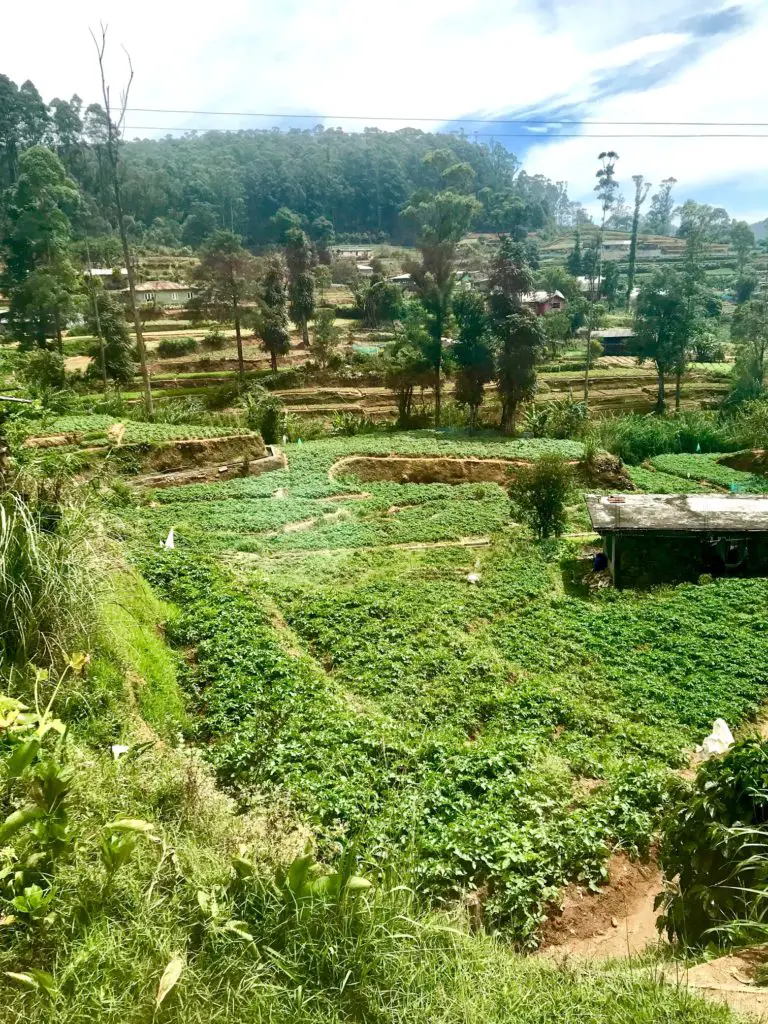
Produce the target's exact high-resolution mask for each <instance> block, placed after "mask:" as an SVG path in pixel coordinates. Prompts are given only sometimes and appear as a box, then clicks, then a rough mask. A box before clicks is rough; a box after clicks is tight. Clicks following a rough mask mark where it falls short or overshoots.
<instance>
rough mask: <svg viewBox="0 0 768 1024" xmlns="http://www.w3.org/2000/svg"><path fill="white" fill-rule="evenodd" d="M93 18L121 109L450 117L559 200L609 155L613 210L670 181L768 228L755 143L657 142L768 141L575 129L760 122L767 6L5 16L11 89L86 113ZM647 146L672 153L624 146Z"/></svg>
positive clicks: (412, 7) (541, 5) (286, 1)
mask: <svg viewBox="0 0 768 1024" xmlns="http://www.w3.org/2000/svg"><path fill="white" fill-rule="evenodd" d="M100 18H102V19H104V20H106V21H108V22H109V25H110V39H111V50H110V62H109V67H110V76H111V78H112V80H113V82H114V83H115V89H116V90H117V87H118V86H119V83H120V82H121V80H122V77H123V72H124V56H123V54H122V52H121V51H120V49H119V46H120V43H124V44H125V45H126V46H127V47H128V48H129V50H130V52H131V56H132V58H133V62H134V66H135V70H136V79H135V84H134V88H133V92H132V97H131V99H132V103H131V105H132V106H135V107H148V108H173V109H179V110H206V111H214V112H222V111H267V112H269V113H270V114H275V115H279V114H281V113H298V112H313V113H316V114H318V115H321V117H319V118H318V119H319V120H321V121H322V123H326V124H332V125H341V126H343V127H345V128H347V129H350V130H353V129H357V128H360V127H362V126H363V125H364V124H366V123H368V124H377V125H378V126H379V127H382V128H387V127H400V126H402V125H405V124H409V123H411V124H415V125H416V126H418V127H422V128H425V129H429V128H435V129H437V128H441V127H445V126H446V125H450V124H452V123H454V122H453V119H455V118H463V117H475V118H483V119H487V121H485V123H480V124H476V125H472V124H468V125H465V129H466V130H467V131H468V133H470V134H471V133H472V131H473V130H474V129H475V128H476V129H477V132H478V136H479V137H480V138H485V137H489V136H491V135H493V136H494V137H495V138H496V139H497V140H498V141H499V142H502V143H503V144H505V145H507V146H508V147H509V148H510V149H512V150H513V151H514V152H516V153H517V154H518V155H519V156H521V158H522V159H523V161H524V165H525V167H526V170H528V171H530V172H531V173H536V172H539V173H542V174H546V175H548V176H549V177H551V178H553V179H554V180H563V181H567V182H568V186H569V192H570V195H571V198H574V199H580V200H582V201H585V202H589V201H591V189H592V184H593V182H594V173H595V168H596V164H597V154H598V153H599V152H600V151H601V150H603V149H614V150H616V151H617V152H618V153H619V156H620V160H619V163H618V166H617V171H618V177H619V179H620V180H621V181H622V182H623V183H626V184H625V185H624V192H625V195H626V196H627V198H629V194H630V190H631V187H632V184H631V176H632V175H633V174H644V175H645V176H646V178H648V179H649V180H651V181H652V182H659V181H660V180H661V179H662V178H666V177H669V176H674V177H675V178H677V179H678V182H679V184H678V186H677V196H678V198H679V199H680V200H682V199H684V198H688V197H691V198H696V199H699V200H701V201H706V202H711V203H713V204H715V205H724V206H726V208H727V209H728V210H729V211H730V212H731V213H732V214H733V215H734V216H739V217H746V218H747V219H749V220H756V219H762V218H764V217H766V216H768V187H767V186H768V138H757V137H753V138H747V139H740V138H732V139H727V138H726V139H723V138H695V139H691V138H674V137H672V136H673V135H674V134H679V133H686V132H697V131H700V132H723V133H728V132H744V133H751V134H756V133H764V134H767V135H768V127H766V128H754V129H750V128H729V127H722V128H706V127H703V128H696V127H674V126H672V127H668V128H665V127H663V126H659V125H656V124H654V125H648V126H645V127H639V126H638V127H632V126H628V125H625V124H621V123H614V124H612V125H605V126H602V125H587V124H584V123H583V122H584V121H603V122H608V121H610V122H627V121H655V122H659V121H673V120H674V121H726V122H732V121H742V122H746V121H749V122H757V121H761V120H762V121H768V75H766V74H765V62H766V60H768V2H767V0H741V2H739V0H735V2H726V3H719V2H717V0H714V2H713V0H698V2H695V0H580V2H578V3H577V2H571V0H516V2H515V0H511V2H507V3H504V4H499V3H498V0H474V2H467V0H439V2H438V0H389V3H388V4H386V5H384V6H379V7H371V6H370V5H369V6H368V7H365V6H364V5H362V4H360V2H359V0H354V2H353V0H282V2H281V3H279V4H276V3H267V2H264V0H219V2H218V3H217V4H216V5H211V4H210V3H206V4H205V5H204V4H202V3H199V2H196V0H189V2H187V3H186V4H185V5H184V6H183V7H180V6H177V5H175V4H173V5H171V4H167V3H159V2H157V0H153V2H149V0H133V2H132V3H131V4H125V3H124V2H122V3H120V4H119V5H118V4H113V3H105V2H102V3H101V4H99V3H96V2H93V0H70V2H69V3H68V4H66V5H64V4H61V3H59V2H58V0H57V2H54V0H38V3H36V4H27V5H25V6H21V7H20V6H19V5H16V6H15V7H14V8H13V9H12V10H10V11H8V12H5V13H4V33H3V35H4V40H6V41H10V44H11V45H9V46H6V47H4V48H3V49H4V52H3V58H2V63H1V64H0V70H1V71H3V72H4V73H5V74H8V75H10V76H11V77H12V78H14V79H15V80H16V81H19V82H21V81H23V80H24V79H25V78H32V80H33V81H34V82H35V83H36V84H37V85H38V87H39V88H40V90H41V92H42V93H43V95H44V97H45V98H46V99H50V98H52V97H53V96H54V95H61V96H66V97H68V96H69V95H70V94H71V93H73V92H77V93H78V94H79V95H80V96H82V97H83V99H84V100H85V101H86V102H91V101H92V100H94V99H97V98H98V80H97V78H96V67H95V60H94V56H93V50H92V46H93V44H92V42H91V40H90V37H89V35H88V26H89V25H92V26H96V25H97V24H98V21H99V19H100ZM41 23H44V24H45V26H46V31H45V33H44V34H43V33H40V31H39V26H40V24H41ZM342 115H358V117H359V118H361V120H344V119H342ZM380 118H393V119H394V120H380ZM514 118H518V119H519V118H526V119H531V118H540V119H546V120H554V119H556V118H561V119H563V122H565V121H571V122H573V121H575V122H577V123H576V124H573V123H571V124H565V123H561V124H560V127H559V128H558V127H556V126H551V127H550V128H548V129H546V130H544V129H539V130H536V131H533V130H530V129H529V128H526V127H524V126H521V125H519V124H512V125H501V124H499V123H498V122H499V121H503V120H508V119H514ZM318 119H313V120H318ZM417 119H422V120H417ZM128 123H129V125H131V126H135V128H134V130H133V131H132V132H129V134H141V135H149V134H157V132H151V131H149V130H148V129H147V128H146V127H145V126H150V125H157V126H162V127H163V128H164V129H169V128H183V127H190V128H191V127H194V128H203V127H206V126H212V127H214V126H215V127H271V126H272V125H273V124H279V123H287V122H285V121H282V120H281V119H280V118H278V117H271V118H267V119H261V118H244V117H229V116H203V115H200V114H196V115H192V114H190V115H185V114H156V113H146V112H139V111H135V112H131V113H130V114H129V119H128ZM659 133H665V134H666V136H667V137H664V138H638V137H629V138H627V137H622V136H627V135H629V136H636V135H638V134H653V135H658V134H659ZM570 135H576V136H577V137H575V138H573V137H568V136H570ZM589 135H595V136H597V135H599V136H602V137H600V138H589V137H587V136H589ZM506 136H515V137H506ZM517 136H523V137H517Z"/></svg>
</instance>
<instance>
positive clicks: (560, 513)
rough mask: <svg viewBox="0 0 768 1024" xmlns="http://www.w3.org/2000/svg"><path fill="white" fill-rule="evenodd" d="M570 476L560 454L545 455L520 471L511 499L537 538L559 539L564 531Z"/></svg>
mask: <svg viewBox="0 0 768 1024" xmlns="http://www.w3.org/2000/svg"><path fill="white" fill-rule="evenodd" d="M571 476H572V474H571V468H570V466H569V465H568V463H567V462H566V461H565V459H563V458H562V457H561V456H559V455H544V456H542V458H540V459H538V460H537V461H536V462H534V464H533V465H532V466H530V467H524V468H522V469H520V470H519V472H518V474H517V479H516V480H515V481H514V483H513V485H512V498H513V499H514V502H515V504H516V505H517V507H518V508H519V509H520V511H521V513H522V515H523V518H524V519H525V521H526V522H527V523H528V524H529V526H530V527H531V528H532V530H533V532H534V533H535V534H536V536H537V537H538V538H539V539H544V538H546V537H552V536H555V537H559V536H560V534H561V533H562V532H563V530H564V529H565V522H566V516H565V502H566V500H567V498H568V492H569V490H570V487H571Z"/></svg>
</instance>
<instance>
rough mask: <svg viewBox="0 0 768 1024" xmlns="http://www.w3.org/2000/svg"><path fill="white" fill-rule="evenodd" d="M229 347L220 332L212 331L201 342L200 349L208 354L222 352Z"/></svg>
mask: <svg viewBox="0 0 768 1024" xmlns="http://www.w3.org/2000/svg"><path fill="white" fill-rule="evenodd" d="M226 347H227V339H226V337H225V336H224V335H223V334H221V333H220V332H219V331H211V333H210V334H206V336H205V337H204V338H203V340H202V341H201V342H200V348H202V349H203V350H204V351H206V352H220V351H221V350H222V349H223V348H226Z"/></svg>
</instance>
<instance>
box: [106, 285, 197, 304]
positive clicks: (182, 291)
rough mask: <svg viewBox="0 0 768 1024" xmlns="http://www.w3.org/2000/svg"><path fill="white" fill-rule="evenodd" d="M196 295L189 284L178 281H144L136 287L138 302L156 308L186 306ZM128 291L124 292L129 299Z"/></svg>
mask: <svg viewBox="0 0 768 1024" xmlns="http://www.w3.org/2000/svg"><path fill="white" fill-rule="evenodd" d="M193 295H194V289H193V288H192V286H191V285H188V284H178V282H176V281H144V282H143V283H142V284H137V285H136V301H137V302H141V303H153V304H154V305H156V306H184V305H185V304H186V303H187V302H189V300H190V299H191V298H192V296H193ZM127 296H128V289H127V288H126V289H124V290H123V297H124V298H127Z"/></svg>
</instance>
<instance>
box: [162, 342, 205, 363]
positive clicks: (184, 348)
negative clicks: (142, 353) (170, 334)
mask: <svg viewBox="0 0 768 1024" xmlns="http://www.w3.org/2000/svg"><path fill="white" fill-rule="evenodd" d="M198 348H199V345H198V343H197V340H196V339H195V338H163V340H162V341H161V342H160V343H159V344H158V346H157V354H158V355H159V356H160V358H161V359H170V358H172V357H173V356H186V355H188V354H189V353H190V352H197V350H198Z"/></svg>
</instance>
